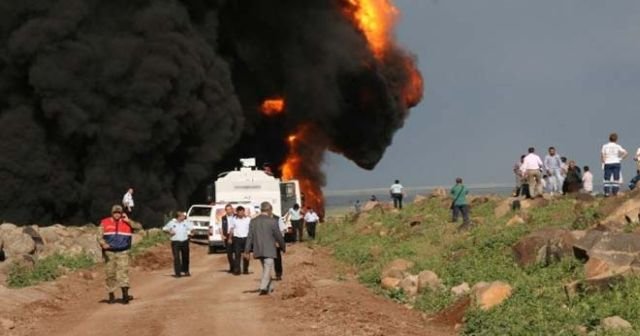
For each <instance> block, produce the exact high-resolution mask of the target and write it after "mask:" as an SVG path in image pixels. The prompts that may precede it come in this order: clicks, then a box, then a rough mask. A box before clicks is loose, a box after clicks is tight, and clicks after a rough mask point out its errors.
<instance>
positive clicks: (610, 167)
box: [604, 163, 622, 196]
mask: <svg viewBox="0 0 640 336" xmlns="http://www.w3.org/2000/svg"><path fill="white" fill-rule="evenodd" d="M621 168H622V166H621V165H620V164H619V163H608V164H605V165H604V195H605V196H609V195H612V194H613V195H614V196H615V195H617V194H618V191H619V190H620V170H621ZM612 177H613V181H612V180H611V178H612Z"/></svg>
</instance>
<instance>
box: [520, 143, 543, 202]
mask: <svg viewBox="0 0 640 336" xmlns="http://www.w3.org/2000/svg"><path fill="white" fill-rule="evenodd" d="M535 152H536V149H535V148H533V147H530V148H529V154H527V156H525V157H524V161H523V162H522V166H520V171H521V172H522V174H523V176H525V177H526V178H527V181H528V182H529V192H530V193H531V197H536V196H542V168H543V167H544V164H543V163H542V159H540V157H539V156H538V155H537V154H536V153H535Z"/></svg>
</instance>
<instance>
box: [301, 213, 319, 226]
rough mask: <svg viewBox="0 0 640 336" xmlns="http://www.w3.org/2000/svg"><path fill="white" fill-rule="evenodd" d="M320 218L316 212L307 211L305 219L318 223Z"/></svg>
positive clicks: (308, 221)
mask: <svg viewBox="0 0 640 336" xmlns="http://www.w3.org/2000/svg"><path fill="white" fill-rule="evenodd" d="M319 220H320V218H319V217H318V215H317V214H316V213H315V212H307V213H306V214H305V215H304V221H305V222H307V223H317V222H318V221H319Z"/></svg>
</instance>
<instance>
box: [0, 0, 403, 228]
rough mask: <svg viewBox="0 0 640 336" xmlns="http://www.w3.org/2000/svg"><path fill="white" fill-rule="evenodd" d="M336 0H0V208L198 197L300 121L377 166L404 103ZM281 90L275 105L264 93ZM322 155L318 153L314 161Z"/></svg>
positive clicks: (60, 209)
mask: <svg viewBox="0 0 640 336" xmlns="http://www.w3.org/2000/svg"><path fill="white" fill-rule="evenodd" d="M344 6H345V3H344V1H341V0H305V1H300V0H235V1H232V0H229V1H223V0H218V1H215V0H183V1H178V0H127V1H124V0H111V1H99V0H48V1H39V0H2V1H1V2H0V38H1V39H2V44H0V125H2V131H1V132H0V181H1V185H0V220H7V221H14V222H18V223H23V224H24V223H31V222H38V223H51V222H64V223H83V222H86V221H95V220H97V219H98V218H100V217H101V216H104V215H106V213H107V211H108V209H109V207H110V205H111V204H113V203H119V202H120V199H121V197H122V194H123V193H124V192H125V190H126V188H127V187H129V186H132V187H134V188H135V189H136V194H135V195H134V196H135V199H136V203H137V212H138V218H139V219H141V220H142V221H143V222H144V223H145V225H147V226H152V225H158V224H160V222H161V220H162V215H163V214H164V213H166V212H167V211H169V210H172V209H176V208H178V207H179V208H184V207H185V206H186V205H188V204H189V203H190V202H202V201H204V198H205V196H204V190H205V187H206V185H207V184H210V183H211V182H213V179H214V178H215V176H216V174H217V173H219V172H220V170H221V169H228V168H231V167H232V166H233V165H234V164H235V163H236V162H237V158H239V157H242V156H249V155H250V156H257V157H258V158H259V160H260V161H262V162H265V161H268V162H271V163H272V164H273V165H275V166H276V167H277V166H278V165H279V164H281V163H282V162H283V161H284V158H285V156H286V154H287V142H286V137H287V135H288V134H290V132H292V131H293V130H295V129H296V127H297V126H299V125H300V124H302V123H313V124H315V125H316V126H317V129H320V130H322V132H324V133H325V136H326V138H327V139H329V143H330V144H329V146H330V147H331V149H332V150H335V151H338V152H341V153H344V155H345V156H347V157H348V158H350V159H351V160H353V161H354V162H356V163H357V164H358V165H360V166H362V167H364V168H367V169H371V168H373V167H374V166H375V164H376V163H377V162H378V161H379V160H380V158H381V156H382V154H383V153H384V150H385V149H386V147H387V146H388V145H389V144H390V143H391V138H392V136H393V134H394V132H395V131H396V130H397V129H398V128H400V127H401V126H402V124H403V121H404V119H405V118H406V115H407V109H408V108H409V107H411V106H408V104H407V103H406V101H405V100H404V99H403V98H402V97H400V96H401V91H402V87H403V83H406V82H407V81H408V80H409V77H408V76H409V75H408V73H407V71H408V70H407V68H406V66H404V64H403V62H407V61H410V58H409V57H408V56H406V54H405V53H404V52H403V51H401V50H399V49H397V50H394V51H393V52H391V53H390V56H389V57H388V58H387V61H384V62H379V61H376V60H375V59H374V56H373V54H372V53H371V51H370V50H369V48H368V46H367V42H366V39H365V38H364V36H363V34H362V32H361V31H359V30H358V29H357V27H355V25H354V24H353V22H351V21H350V20H348V19H347V18H346V17H345V15H344V11H343V10H344ZM271 96H282V97H285V98H286V101H287V108H286V113H285V114H284V115H283V116H280V117H278V118H275V120H272V119H268V118H267V117H265V116H263V115H261V114H260V113H259V111H258V106H260V104H261V102H262V101H263V100H264V99H265V98H268V97H271ZM317 168H318V169H319V163H318V164H317Z"/></svg>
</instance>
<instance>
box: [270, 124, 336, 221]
mask: <svg viewBox="0 0 640 336" xmlns="http://www.w3.org/2000/svg"><path fill="white" fill-rule="evenodd" d="M314 133H317V132H314V131H313V127H312V126H311V124H304V125H302V127H300V128H298V130H297V131H296V132H295V133H294V134H292V135H290V136H289V137H288V138H287V141H288V143H289V154H288V155H287V159H286V160H285V162H284V163H283V164H282V167H281V170H282V179H283V180H293V179H295V180H298V182H299V183H300V190H301V192H302V193H303V194H304V206H307V207H311V208H313V209H314V210H315V211H316V212H317V213H318V215H319V216H320V217H324V195H323V194H322V189H321V188H320V186H319V185H318V183H317V180H316V179H313V178H311V176H309V174H310V173H312V171H311V170H310V169H309V168H308V167H313V166H315V165H316V164H317V163H316V162H315V161H316V160H319V159H320V158H321V157H322V155H323V153H324V151H325V150H326V146H324V145H322V144H320V145H318V142H317V141H316V139H313V136H314ZM318 155H319V156H320V158H318V157H317V156H318ZM307 160H309V161H307Z"/></svg>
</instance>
